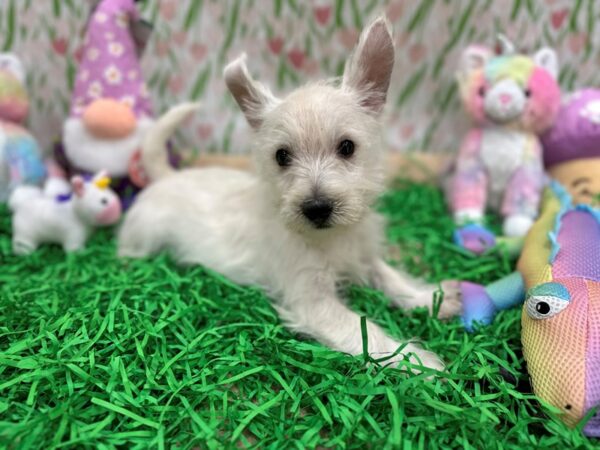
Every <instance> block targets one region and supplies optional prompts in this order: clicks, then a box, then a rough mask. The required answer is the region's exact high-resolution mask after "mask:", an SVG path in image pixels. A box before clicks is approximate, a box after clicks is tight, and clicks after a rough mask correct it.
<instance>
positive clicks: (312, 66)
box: [304, 59, 319, 75]
mask: <svg viewBox="0 0 600 450" xmlns="http://www.w3.org/2000/svg"><path fill="white" fill-rule="evenodd" d="M304 72H306V73H307V74H309V75H316V74H317V73H318V72H319V63H318V61H317V60H315V59H308V60H306V61H305V62H304Z"/></svg>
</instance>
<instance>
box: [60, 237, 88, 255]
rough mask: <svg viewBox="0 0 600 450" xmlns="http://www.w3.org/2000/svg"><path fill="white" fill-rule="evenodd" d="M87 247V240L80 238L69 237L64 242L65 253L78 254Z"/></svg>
mask: <svg viewBox="0 0 600 450" xmlns="http://www.w3.org/2000/svg"><path fill="white" fill-rule="evenodd" d="M84 246H85V238H82V237H80V236H73V237H69V238H68V239H66V240H65V241H64V242H63V250H64V251H65V253H71V252H76V251H78V250H81V249H82V248H83V247H84Z"/></svg>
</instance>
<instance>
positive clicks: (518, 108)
mask: <svg viewBox="0 0 600 450" xmlns="http://www.w3.org/2000/svg"><path fill="white" fill-rule="evenodd" d="M502 42H503V43H504V51H503V53H502V54H500V55H495V54H494V53H493V52H492V51H491V50H490V49H488V48H485V47H480V46H470V47H468V48H467V49H466V50H465V51H464V53H463V55H462V57H461V62H460V68H459V70H458V73H457V80H458V85H459V89H460V95H461V98H462V102H463V104H464V107H465V109H466V111H467V114H468V115H469V117H470V118H471V119H472V121H473V123H474V127H473V128H472V129H471V130H470V131H469V133H468V134H467V136H466V138H465V139H464V141H463V144H462V146H461V148H460V151H459V155H458V159H457V161H456V166H455V171H454V174H453V176H452V180H451V185H450V192H449V197H450V198H449V203H450V207H451V209H452V213H453V215H454V219H455V221H456V223H457V225H458V226H459V228H458V230H457V232H456V235H455V240H456V242H457V243H458V244H459V245H462V246H463V247H465V248H466V249H468V250H470V251H472V252H474V253H481V252H483V251H485V250H486V249H487V248H489V247H490V246H492V245H494V243H495V237H494V235H493V234H492V233H491V232H490V231H488V230H487V229H486V228H485V226H484V223H483V220H484V214H485V212H486V210H488V209H490V210H492V211H495V212H498V213H500V214H501V216H502V217H503V219H504V223H503V233H504V235H506V236H509V237H519V236H524V235H525V233H527V231H528V230H529V228H530V227H531V225H532V224H533V221H534V220H535V218H536V216H537V214H538V207H539V202H540V196H541V192H542V189H543V187H544V170H543V166H542V148H541V145H540V141H539V135H540V134H541V133H543V132H544V131H546V130H547V129H548V128H550V126H552V124H553V122H554V119H555V117H556V114H557V112H558V108H559V105H560V90H559V87H558V84H557V81H556V77H557V73H558V63H557V58H556V54H555V52H554V51H553V50H551V49H549V48H543V49H541V50H539V51H538V52H537V53H535V55H533V57H529V56H526V55H522V54H516V53H515V52H514V48H513V47H512V45H511V44H510V43H509V42H508V41H506V40H505V39H503V40H502Z"/></svg>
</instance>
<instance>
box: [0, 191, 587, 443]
mask: <svg viewBox="0 0 600 450" xmlns="http://www.w3.org/2000/svg"><path fill="white" fill-rule="evenodd" d="M381 210H382V211H383V212H385V214H386V215H387V216H388V218H389V220H390V225H389V227H388V237H389V240H390V242H391V243H393V244H397V245H395V246H394V247H400V248H402V249H403V251H404V252H403V253H402V255H403V256H402V258H401V259H400V260H399V261H397V262H398V263H402V264H404V265H406V266H407V267H408V269H409V270H410V271H411V272H412V273H414V274H416V275H422V276H425V277H426V278H428V279H429V280H441V279H444V278H456V277H460V278H464V279H469V280H475V281H479V282H486V281H490V280H493V279H495V278H497V277H498V276H501V275H503V274H507V273H509V272H510V271H511V267H512V266H511V261H509V260H508V258H507V257H505V256H503V255H502V254H501V253H499V252H496V253H493V254H491V255H488V256H483V257H480V258H472V257H470V256H468V255H465V254H463V253H461V252H460V251H459V250H458V249H457V248H456V247H454V246H453V245H451V244H450V242H451V234H452V229H453V226H452V222H451V220H450V219H449V217H448V215H447V213H446V212H445V206H444V203H443V199H442V196H441V194H440V193H439V191H437V190H436V189H433V188H431V187H427V186H423V185H415V184H409V183H400V184H399V185H398V187H397V188H396V189H395V190H393V191H391V192H390V193H389V194H387V195H386V196H385V197H384V198H383V199H382V202H381ZM397 254H398V253H397V252H392V253H391V255H392V256H393V255H397ZM349 297H350V299H351V300H350V303H351V306H352V308H354V309H356V310H358V311H360V312H361V313H364V314H366V315H368V316H369V317H371V318H373V319H374V320H375V321H377V322H378V323H380V324H381V325H382V326H383V327H385V328H386V329H387V330H388V331H389V332H390V333H391V334H392V335H394V336H397V337H398V338H410V337H413V336H419V337H421V338H423V339H424V340H425V341H426V342H427V346H428V347H429V348H430V349H432V350H434V351H436V352H439V353H440V354H441V355H442V356H443V357H444V358H445V360H446V361H447V362H448V363H449V365H448V375H447V382H442V381H439V380H435V381H425V380H424V379H423V375H420V376H410V375H408V374H406V373H403V372H401V371H400V370H397V369H392V368H382V367H377V366H373V365H371V366H365V364H364V360H363V358H362V357H351V356H348V355H344V354H340V353H336V352H334V351H330V350H328V349H327V348H324V347H323V346H321V345H319V344H317V343H315V342H314V341H311V340H306V339H302V338H300V337H298V336H295V335H294V334H292V333H290V332H288V331H287V330H286V329H284V328H283V326H282V324H281V323H280V322H279V320H278V318H277V316H276V314H275V312H274V310H273V308H272V307H271V306H270V304H269V301H268V299H267V298H265V296H264V295H262V294H261V292H260V291H258V290H257V289H252V288H241V287H239V286H236V285H234V284H232V283H231V282H228V281H227V280H226V279H224V278H223V277H221V276H219V275H217V274H214V273H209V272H207V271H206V270H204V269H202V268H200V267H190V268H180V267H177V266H175V265H174V264H173V263H172V262H171V261H170V260H169V258H168V257H166V256H161V257H157V258H154V259H151V260H147V261H129V262H127V261H119V260H117V259H116V257H115V243H114V240H113V237H112V234H111V231H110V230H105V231H103V232H100V233H98V234H96V235H95V236H94V237H93V238H92V240H91V241H90V242H89V245H88V247H87V249H86V250H85V251H82V252H80V253H78V254H76V255H67V256H65V255H64V254H63V253H62V251H61V250H60V249H58V248H57V247H52V246H51V247H44V248H42V249H41V250H39V251H38V252H36V253H35V254H33V255H32V256H29V257H20V258H18V257H15V256H12V254H11V251H10V219H9V217H8V212H7V210H6V209H5V208H4V209H2V210H0V299H1V301H0V446H1V447H2V448H6V447H8V448H14V449H17V448H18V449H27V448H40V449H52V448H98V449H109V448H123V449H130V448H157V449H163V448H168V449H205V448H229V447H232V448H235V447H245V448H251V447H254V448H277V449H286V448H298V449H302V448H314V447H319V448H355V449H365V448H374V449H379V448H402V449H406V450H408V449H435V448H443V449H447V448H465V449H484V448H485V449H492V448H507V449H508V448H542V447H543V448H557V449H565V448H586V447H587V448H592V447H593V446H594V445H596V444H597V443H596V442H593V441H589V440H587V439H586V438H585V437H583V436H582V435H581V434H580V432H579V431H577V430H569V429H567V428H566V427H565V426H564V425H563V424H562V423H561V422H560V421H559V420H557V419H556V418H553V417H552V414H553V413H552V411H551V410H549V409H548V408H547V407H544V406H542V405H540V404H539V403H538V401H537V400H536V399H535V398H534V397H533V396H532V395H531V394H528V393H522V392H519V390H518V389H517V387H516V386H515V384H513V383H511V382H508V381H505V380H504V378H503V377H502V376H501V371H506V372H508V373H510V374H512V375H513V376H514V377H515V378H516V379H517V380H523V379H526V378H527V376H526V374H523V373H522V368H521V364H522V356H521V353H520V336H519V333H520V323H519V320H520V319H519V318H520V311H516V310H515V311H508V312H504V313H501V314H500V315H499V317H498V318H497V320H496V321H495V323H494V325H493V326H491V327H489V328H486V329H485V330H483V331H482V332H479V333H477V334H473V335H469V334H467V333H465V332H464V330H463V329H462V327H461V325H460V324H459V323H458V321H457V320H454V321H452V322H449V323H441V322H439V321H438V320H436V319H434V318H430V317H428V315H427V313H426V312H425V311H424V310H418V311H416V312H413V313H406V312H402V311H399V310H396V309H392V308H390V306H389V302H388V301H387V300H386V299H385V298H384V297H383V295H382V294H380V293H379V292H376V291H373V290H369V289H365V288H358V287H352V288H350V289H349Z"/></svg>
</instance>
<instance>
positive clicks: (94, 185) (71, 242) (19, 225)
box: [9, 172, 121, 255]
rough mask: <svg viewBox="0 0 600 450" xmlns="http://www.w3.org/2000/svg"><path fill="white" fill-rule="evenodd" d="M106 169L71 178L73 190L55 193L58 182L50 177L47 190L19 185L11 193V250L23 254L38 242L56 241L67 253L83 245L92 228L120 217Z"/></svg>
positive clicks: (29, 251)
mask: <svg viewBox="0 0 600 450" xmlns="http://www.w3.org/2000/svg"><path fill="white" fill-rule="evenodd" d="M109 183H110V179H109V178H108V177H107V176H106V173H105V172H100V173H98V174H97V175H96V176H95V177H94V178H93V179H91V180H85V179H84V178H83V177H81V176H75V177H73V178H72V179H71V187H72V192H71V193H68V194H66V195H65V194H62V195H58V196H54V195H50V193H54V192H56V186H57V184H58V185H59V186H60V183H54V182H52V180H49V181H48V182H47V185H46V188H47V189H46V190H42V189H40V188H39V187H36V186H20V187H18V188H17V189H15V191H14V192H13V193H12V195H11V197H10V200H9V206H10V208H11V210H12V211H13V251H14V252H15V254H19V255H23V254H28V253H31V252H33V251H34V250H35V249H36V248H37V247H38V245H39V244H43V243H59V244H61V245H62V247H63V249H64V250H65V251H66V252H72V251H76V250H79V249H81V248H83V246H84V245H85V242H86V241H87V239H88V237H89V236H90V234H91V232H92V229H93V228H94V227H97V226H107V225H112V224H114V223H116V222H117V221H118V220H119V217H120V216H121V202H120V200H119V197H117V195H116V194H115V193H114V192H113V191H112V190H111V189H110V188H109V187H108V186H109Z"/></svg>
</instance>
